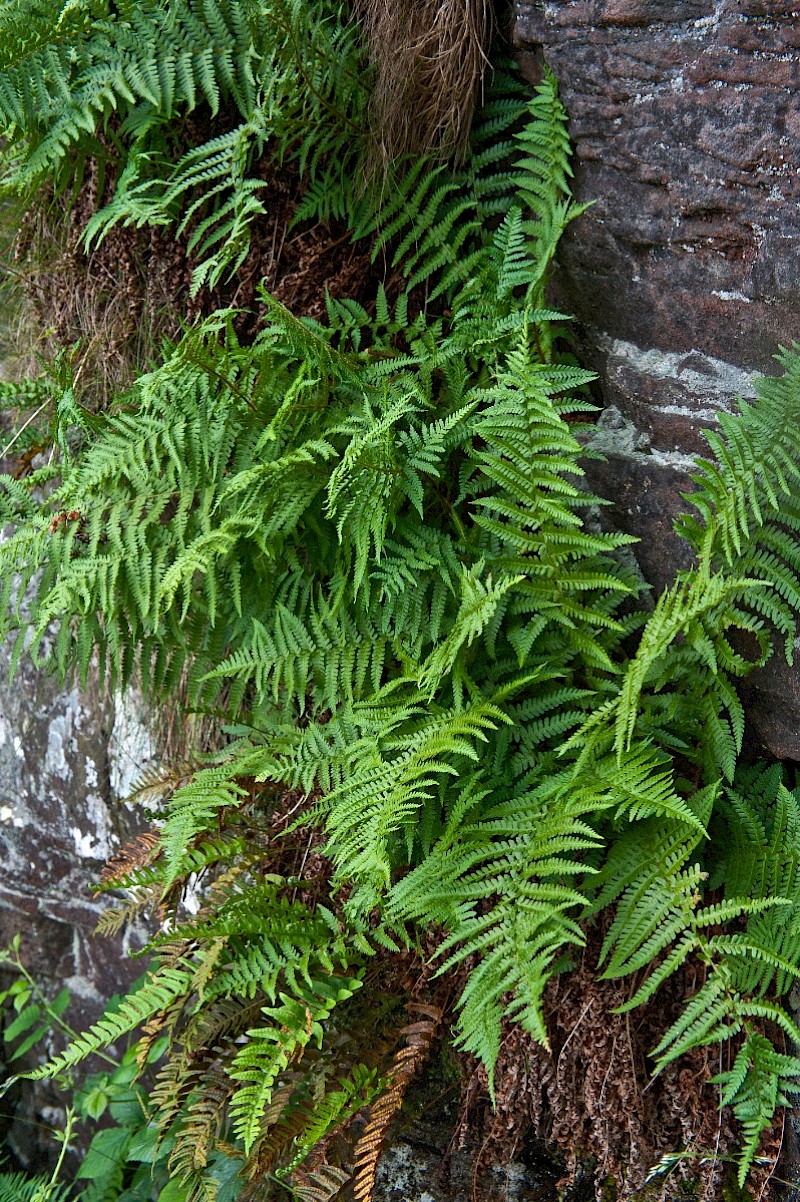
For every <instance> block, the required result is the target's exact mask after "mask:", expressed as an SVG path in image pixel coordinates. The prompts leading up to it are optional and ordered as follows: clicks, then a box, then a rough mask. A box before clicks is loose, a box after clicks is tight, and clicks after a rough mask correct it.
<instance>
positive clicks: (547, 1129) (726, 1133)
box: [455, 934, 782, 1202]
mask: <svg viewBox="0 0 800 1202" xmlns="http://www.w3.org/2000/svg"><path fill="white" fill-rule="evenodd" d="M598 947H599V934H595V935H593V936H590V940H589V946H588V948H587V951H586V954H585V956H584V959H583V962H582V963H581V964H580V965H579V966H577V968H575V969H574V970H573V971H572V972H569V973H565V974H564V975H563V976H561V977H557V978H556V979H555V980H553V981H552V982H551V983H550V985H549V986H548V989H547V991H546V994H545V1013H546V1015H547V1024H548V1031H549V1035H550V1042H551V1050H550V1051H548V1050H547V1049H545V1048H543V1047H542V1046H541V1045H540V1044H537V1043H535V1042H534V1041H533V1039H531V1038H530V1036H528V1035H526V1034H525V1033H524V1032H523V1031H521V1030H520V1028H519V1027H517V1026H512V1025H508V1026H507V1027H506V1029H505V1032H504V1038H503V1043H502V1048H501V1052H500V1058H499V1061H498V1064H497V1069H496V1074H495V1092H496V1099H497V1106H496V1109H495V1110H494V1111H492V1110H491V1109H490V1108H489V1107H488V1106H487V1105H486V1100H485V1099H486V1094H485V1090H486V1084H487V1083H486V1077H485V1072H484V1070H483V1069H482V1068H480V1067H479V1066H478V1065H477V1064H476V1063H475V1062H465V1084H466V1088H465V1090H464V1093H463V1101H462V1114H461V1120H460V1124H459V1128H458V1129H457V1131H456V1135H455V1139H456V1140H460V1141H461V1142H464V1141H468V1140H472V1139H474V1138H475V1135H476V1129H478V1130H482V1133H483V1136H482V1145H481V1150H480V1154H479V1156H478V1157H477V1170H478V1174H480V1172H481V1171H482V1169H483V1168H485V1167H487V1166H488V1165H490V1164H498V1163H499V1164H503V1163H508V1162H509V1161H510V1160H512V1159H514V1158H515V1157H517V1156H519V1154H520V1151H521V1150H522V1148H523V1147H524V1146H525V1144H526V1143H529V1142H530V1140H531V1139H532V1138H533V1139H535V1140H539V1141H541V1142H542V1143H544V1144H545V1145H546V1146H547V1147H548V1148H549V1149H550V1150H551V1151H553V1152H557V1153H559V1154H560V1157H561V1158H562V1160H563V1163H564V1165H565V1174H564V1177H563V1179H562V1181H561V1182H560V1186H561V1188H562V1189H570V1188H572V1187H574V1186H575V1184H576V1182H578V1181H580V1180H581V1179H584V1178H585V1175H586V1173H587V1171H588V1173H589V1174H590V1176H593V1179H594V1194H595V1197H596V1199H597V1202H601V1200H605V1199H608V1198H616V1199H617V1200H618V1202H624V1200H627V1199H634V1198H636V1199H638V1198H647V1199H653V1200H655V1199H660V1200H662V1202H673V1200H674V1199H676V1198H678V1197H684V1196H685V1197H691V1198H694V1199H697V1200H701V1202H719V1200H720V1199H721V1198H722V1196H723V1182H724V1181H725V1180H726V1179H728V1178H730V1177H731V1176H732V1175H733V1165H732V1161H733V1157H734V1155H735V1152H736V1149H737V1146H738V1143H739V1137H740V1132H739V1131H738V1129H737V1124H736V1122H735V1120H734V1118H733V1115H732V1113H731V1111H730V1110H728V1109H726V1110H723V1111H722V1112H720V1111H719V1110H718V1108H717V1092H716V1089H715V1088H714V1086H711V1085H709V1084H708V1080H709V1078H710V1077H712V1076H714V1074H715V1073H718V1072H720V1070H721V1069H724V1068H726V1067H728V1063H727V1058H728V1055H729V1052H730V1049H728V1051H725V1052H722V1051H721V1050H720V1048H719V1047H718V1046H716V1045H712V1046H710V1047H708V1048H697V1049H695V1050H694V1051H693V1052H691V1053H690V1054H688V1055H686V1056H683V1057H682V1058H681V1059H680V1060H679V1061H677V1062H676V1063H674V1064H671V1065H668V1066H667V1067H666V1068H665V1069H664V1071H663V1072H662V1073H660V1074H659V1075H658V1076H657V1077H656V1078H655V1079H654V1080H651V1078H650V1073H651V1071H652V1063H649V1062H648V1053H649V1051H650V1050H651V1049H652V1048H653V1047H654V1046H656V1045H657V1044H658V1042H659V1040H660V1039H661V1037H662V1035H663V1034H664V1032H665V1031H666V1030H667V1028H668V1027H669V1026H670V1025H671V1024H672V1022H674V1021H675V1019H676V1018H677V1017H678V1015H679V1013H680V1012H681V1010H682V1009H683V1005H684V1004H685V999H686V998H687V997H689V996H692V995H693V994H694V993H695V992H696V991H697V989H698V988H700V986H701V985H702V983H703V980H702V977H703V972H704V969H703V967H702V966H701V965H700V964H698V963H696V962H693V961H689V962H687V964H686V965H685V966H684V969H683V971H682V972H681V973H679V974H676V977H675V978H673V981H672V983H671V985H670V986H669V987H664V988H662V989H661V990H660V991H659V994H658V995H657V997H656V998H655V999H654V1000H653V1001H651V1002H650V1003H648V1004H646V1005H644V1006H642V1007H640V1008H639V1009H637V1010H634V1011H631V1012H628V1013H624V1014H614V1013H613V1011H614V1009H615V1008H616V1007H618V1006H620V1005H622V1003H623V1002H625V1001H627V999H628V997H629V996H630V995H631V992H632V989H631V983H630V982H629V981H624V980H623V981H608V980H606V981H604V980H599V979H598V969H597V966H596V960H597V951H598ZM722 1057H724V1059H723V1058H722ZM781 1133H782V1126H781V1123H780V1121H779V1120H778V1121H776V1125H775V1126H774V1127H773V1128H772V1129H771V1130H769V1131H767V1132H766V1133H765V1135H764V1137H763V1139H762V1145H761V1149H760V1156H761V1158H762V1163H760V1164H759V1165H757V1166H756V1168H755V1169H754V1170H753V1171H752V1173H751V1176H750V1180H749V1186H750V1189H751V1191H752V1197H753V1198H754V1199H759V1200H763V1199H767V1198H769V1197H770V1180H771V1177H772V1174H773V1173H774V1171H775V1165H776V1162H777V1159H778V1154H779V1152H780V1144H781ZM675 1152H684V1153H685V1156H684V1157H683V1159H681V1160H679V1161H677V1162H674V1163H672V1164H671V1166H666V1165H665V1171H664V1173H663V1174H662V1175H660V1176H655V1177H654V1178H653V1179H652V1181H651V1183H650V1185H646V1179H647V1177H648V1174H649V1172H650V1170H651V1169H653V1168H654V1166H656V1165H657V1164H658V1163H659V1162H660V1161H661V1160H662V1157H664V1156H665V1155H668V1154H672V1153H675ZM643 1190H644V1193H642V1191H643Z"/></svg>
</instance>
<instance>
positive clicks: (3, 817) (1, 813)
mask: <svg viewBox="0 0 800 1202" xmlns="http://www.w3.org/2000/svg"><path fill="white" fill-rule="evenodd" d="M13 821H14V811H13V809H12V808H11V806H0V822H2V823H3V825H4V826H10V825H11V823H12V822H13Z"/></svg>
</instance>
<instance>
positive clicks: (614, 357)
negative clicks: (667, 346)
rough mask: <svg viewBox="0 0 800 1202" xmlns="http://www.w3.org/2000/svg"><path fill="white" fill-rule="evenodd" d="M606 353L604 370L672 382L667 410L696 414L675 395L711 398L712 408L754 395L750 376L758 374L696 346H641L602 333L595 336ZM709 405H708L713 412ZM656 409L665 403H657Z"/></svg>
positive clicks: (709, 400) (726, 406) (730, 407)
mask: <svg viewBox="0 0 800 1202" xmlns="http://www.w3.org/2000/svg"><path fill="white" fill-rule="evenodd" d="M598 342H599V344H600V346H601V347H602V349H603V350H604V351H605V352H606V354H607V355H608V370H609V373H610V374H613V373H614V372H615V371H620V370H627V371H630V372H632V373H634V374H635V375H637V376H639V377H643V376H649V377H650V378H651V379H653V380H664V381H668V382H671V383H673V384H674V385H675V389H676V397H675V404H674V405H672V406H670V411H671V412H675V413H678V412H680V413H686V414H691V415H693V416H697V411H696V406H692V405H687V406H686V407H685V408H684V406H682V405H679V404H678V403H677V398H678V397H679V396H680V397H685V398H686V401H687V402H690V401H692V400H694V399H695V398H697V399H698V400H705V401H706V402H711V403H712V405H713V408H716V409H732V408H733V405H734V403H735V401H736V398H737V397H754V396H755V389H754V387H753V380H754V378H755V376H756V375H757V374H758V373H756V372H752V371H747V370H745V369H744V368H741V367H736V365H735V364H733V363H728V362H727V361H726V360H725V359H715V358H714V357H713V356H712V355H706V354H704V353H703V352H702V351H700V350H693V351H688V352H685V351H662V350H660V349H659V348H657V347H647V348H644V347H641V346H637V345H636V343H634V342H625V341H624V340H623V339H621V338H609V337H607V336H604V337H602V338H600V339H598ZM713 408H711V409H710V411H711V412H713ZM659 409H660V410H665V406H663V405H659Z"/></svg>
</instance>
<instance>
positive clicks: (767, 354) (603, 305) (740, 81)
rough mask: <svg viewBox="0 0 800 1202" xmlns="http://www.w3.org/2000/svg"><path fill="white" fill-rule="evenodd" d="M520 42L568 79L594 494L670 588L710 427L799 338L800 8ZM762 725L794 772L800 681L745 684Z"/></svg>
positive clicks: (530, 1) (558, 28)
mask: <svg viewBox="0 0 800 1202" xmlns="http://www.w3.org/2000/svg"><path fill="white" fill-rule="evenodd" d="M513 39H514V44H515V46H516V49H517V51H518V53H519V55H520V58H521V61H522V63H523V68H524V70H525V71H526V73H527V75H528V77H529V78H530V79H531V80H532V81H535V80H536V79H537V78H538V76H539V73H540V71H541V60H542V55H544V57H545V58H546V59H547V62H548V63H549V65H550V66H551V68H552V69H553V71H554V72H555V74H556V76H557V77H558V79H559V82H560V85H561V95H562V99H563V101H564V103H565V106H566V109H567V112H568V114H569V118H570V133H571V136H572V140H573V145H574V148H575V161H574V165H575V195H576V198H577V199H579V200H593V201H594V202H595V203H594V205H593V207H592V208H591V209H590V210H589V211H588V212H587V213H586V214H585V215H584V216H583V217H581V218H580V220H579V221H577V222H575V223H574V225H573V226H572V227H571V229H570V230H569V231H568V234H567V236H566V238H565V240H564V243H563V245H562V249H561V252H560V255H559V271H558V277H557V281H556V288H557V294H558V301H559V303H560V304H561V305H563V306H564V308H565V311H566V312H570V313H574V314H576V316H577V318H578V320H579V323H580V330H579V343H580V345H579V354H580V356H581V358H582V361H583V362H584V363H585V364H586V365H587V366H591V367H593V368H595V369H596V370H597V371H598V372H599V376H600V389H601V393H602V401H603V403H604V404H605V405H606V406H607V410H606V413H605V414H604V416H603V418H602V419H601V423H600V441H601V443H602V446H603V448H604V450H605V451H606V453H607V463H606V464H604V465H596V466H593V467H592V484H593V486H594V487H595V488H596V489H597V491H599V492H602V493H603V494H604V495H606V496H608V497H610V498H611V499H612V501H613V503H614V504H613V510H612V513H613V516H614V519H615V520H616V522H617V524H618V525H619V526H621V527H622V528H624V529H626V530H628V531H629V532H630V533H632V534H635V535H638V536H639V537H640V538H641V539H642V543H641V545H640V547H639V549H638V553H639V559H640V563H641V565H642V568H643V570H644V573H645V575H646V576H647V577H648V579H649V580H650V581H651V582H653V583H654V584H655V585H656V586H657V587H660V586H662V585H663V584H664V583H666V582H667V581H668V580H669V579H670V578H671V576H672V574H673V572H674V570H675V568H676V567H677V566H678V565H679V564H680V563H681V562H684V560H683V559H682V556H683V555H684V551H683V548H682V546H681V544H680V543H679V542H678V540H677V539H675V537H674V536H673V534H672V530H671V521H672V518H673V517H674V516H675V515H676V514H677V513H678V512H680V510H681V509H682V508H683V504H682V502H681V500H680V496H679V493H680V491H681V490H682V489H686V488H688V487H690V481H689V479H688V474H687V473H688V471H689V470H690V467H691V456H692V454H694V453H695V452H698V451H702V450H703V447H704V442H703V438H702V434H701V431H702V429H703V427H705V426H708V425H709V424H712V423H713V421H714V415H715V413H716V412H717V411H718V410H720V409H730V408H731V407H732V406H733V404H734V402H735V398H736V397H737V395H738V396H745V397H747V396H751V395H752V379H753V376H754V375H755V374H770V373H774V372H775V371H776V370H777V368H776V365H775V363H774V361H773V359H772V356H773V355H774V353H775V351H776V350H777V347H778V345H779V344H783V345H789V344H790V343H791V341H792V340H800V169H799V163H800V160H799V159H798V146H799V145H800V7H798V6H797V5H796V4H794V5H793V4H791V3H790V0H547V2H541V3H540V2H536V0H517V3H516V5H515V23H514V33H513ZM749 692H750V715H751V721H752V725H753V727H754V728H755V730H756V732H757V733H758V735H759V736H760V737H761V739H762V740H763V741H764V742H766V743H767V745H768V746H769V747H770V748H771V749H772V750H773V751H774V752H775V754H777V755H779V756H784V757H791V758H794V759H800V681H799V680H798V678H797V677H796V675H795V674H793V673H792V672H790V671H789V670H788V669H786V668H782V667H781V666H780V665H779V664H778V663H777V661H776V664H775V665H774V667H771V668H770V669H769V670H767V671H765V672H763V673H760V674H758V677H757V679H755V680H754V682H753V684H752V685H751V686H750V688H749Z"/></svg>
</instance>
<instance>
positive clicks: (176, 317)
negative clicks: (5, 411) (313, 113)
mask: <svg viewBox="0 0 800 1202" xmlns="http://www.w3.org/2000/svg"><path fill="white" fill-rule="evenodd" d="M202 134H203V131H202V130H195V131H193V136H195V137H196V138H200V137H202ZM256 170H257V171H258V173H259V174H261V176H262V178H263V179H264V182H265V187H264V192H263V193H262V200H263V203H264V206H265V208H266V214H265V216H264V217H262V218H260V219H259V220H258V221H257V222H255V223H254V224H253V227H252V229H251V241H250V251H249V254H248V255H247V258H246V259H245V261H244V263H243V264H242V265H241V267H240V268H239V270H238V271H237V272H236V276H235V278H234V279H232V280H230V281H223V282H222V283H221V284H220V286H219V287H218V288H216V289H215V290H214V291H213V292H210V293H209V292H208V291H203V292H201V293H200V295H198V296H197V297H195V298H192V297H191V296H190V286H191V278H192V269H193V263H192V261H191V259H190V257H189V256H188V255H187V253H186V249H185V239H184V240H183V241H180V240H178V239H176V238H175V236H174V232H173V231H172V230H171V229H164V228H160V227H154V228H145V229H134V228H129V227H122V226H116V227H113V228H112V229H111V231H110V232H109V233H108V235H107V236H106V237H105V239H104V240H103V241H102V242H101V243H100V244H99V246H95V247H94V248H92V249H91V250H90V251H89V252H86V251H85V250H84V247H83V241H82V234H83V230H84V228H85V226H86V222H87V221H88V219H89V217H90V216H91V215H92V213H93V212H94V211H95V209H96V207H97V206H98V205H99V204H101V203H104V202H106V201H107V200H108V199H109V198H110V194H111V191H112V190H113V182H112V180H113V167H112V168H111V169H109V168H108V167H107V169H106V172H105V178H106V183H105V185H104V188H103V195H102V196H98V185H97V178H98V167H97V164H96V163H90V164H89V165H88V167H87V171H86V174H85V177H84V181H83V184H82V187H81V188H80V190H79V192H78V194H77V196H76V197H74V198H73V197H70V198H57V199H54V198H53V197H52V196H51V195H46V194H45V195H43V196H42V197H41V198H40V201H39V203H38V204H37V205H35V206H34V207H33V208H32V209H31V210H30V211H29V212H28V214H27V215H26V217H25V218H24V220H23V222H22V225H21V228H20V231H19V234H18V236H17V241H16V246H15V250H14V255H15V260H16V262H15V265H14V270H15V273H16V275H17V278H18V280H19V283H20V291H21V292H22V293H23V294H24V296H25V300H26V304H27V306H28V308H29V309H32V310H33V313H32V319H29V320H28V323H27V324H28V325H31V326H33V327H34V328H38V329H40V330H46V331H47V333H46V336H45V337H44V338H43V339H42V343H41V345H40V347H39V348H38V349H39V351H40V353H41V355H42V357H43V358H45V359H46V358H48V357H49V356H50V355H51V354H52V353H54V352H55V351H56V350H57V349H59V348H60V347H70V346H72V345H73V344H75V343H79V347H78V350H77V354H76V363H77V381H76V383H77V386H78V389H79V390H80V392H81V394H82V396H83V397H84V399H87V398H88V399H89V400H90V401H92V402H94V403H95V404H99V405H102V404H104V403H105V402H106V401H107V400H108V399H109V398H110V397H112V396H113V395H115V394H118V393H119V391H120V390H121V389H124V388H125V387H127V385H128V384H129V383H130V382H131V380H132V379H133V378H135V376H136V375H137V374H138V373H139V372H140V371H141V370H143V369H146V368H147V367H148V366H149V363H150V362H152V360H153V359H155V358H156V356H157V353H158V350H159V347H160V344H161V342H162V341H163V339H164V338H170V339H171V338H175V337H176V336H178V335H179V333H180V330H181V326H182V323H186V322H191V321H193V320H194V319H196V318H200V317H203V316H205V315H206V314H207V313H210V312H212V311H213V310H214V309H218V308H223V307H228V306H232V307H235V308H238V309H240V310H241V311H242V316H241V318H240V320H239V321H238V323H237V328H238V330H239V332H240V334H243V335H244V336H245V337H248V336H251V335H252V334H253V333H254V332H255V330H256V329H257V327H258V324H259V320H260V318H259V305H258V297H257V289H258V286H259V284H260V283H261V282H262V281H263V282H264V284H265V286H266V287H267V289H268V290H269V291H270V292H271V293H272V294H273V295H274V296H276V297H277V298H278V299H279V300H281V301H283V303H284V304H286V305H287V306H288V307H289V308H291V309H292V311H293V312H295V313H297V314H300V315H304V316H309V317H315V318H318V319H324V317H325V294H326V291H329V292H330V293H331V295H334V296H343V297H351V298H353V299H355V300H360V301H368V300H370V299H371V298H372V297H373V296H374V292H375V286H374V277H375V274H376V269H375V267H374V266H373V265H372V263H371V259H370V250H369V247H368V246H367V245H366V244H364V243H361V244H355V245H354V244H353V243H352V242H351V239H350V235H349V231H347V230H346V229H345V228H344V227H343V226H342V225H340V224H339V223H336V222H331V223H329V224H318V225H315V226H310V225H306V226H302V227H298V228H297V229H290V228H289V226H290V223H291V220H292V217H293V215H294V211H295V209H296V207H297V204H298V201H299V199H300V197H301V195H302V189H301V185H300V182H299V179H298V178H297V176H296V175H294V174H293V173H292V171H291V170H290V169H287V168H286V167H285V166H284V167H281V168H277V167H276V166H275V165H274V163H272V162H270V161H269V160H268V159H265V160H264V161H263V162H262V163H261V164H259V165H258V167H257V169H256Z"/></svg>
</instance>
